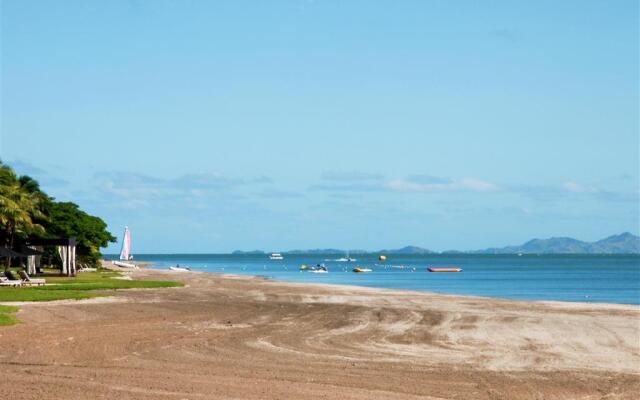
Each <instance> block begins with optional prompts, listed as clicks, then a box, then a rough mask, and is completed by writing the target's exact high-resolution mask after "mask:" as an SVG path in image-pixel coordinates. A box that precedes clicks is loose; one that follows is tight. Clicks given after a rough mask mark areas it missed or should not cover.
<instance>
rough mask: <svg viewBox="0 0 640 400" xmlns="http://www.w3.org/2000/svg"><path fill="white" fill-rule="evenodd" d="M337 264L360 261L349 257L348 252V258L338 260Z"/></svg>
mask: <svg viewBox="0 0 640 400" xmlns="http://www.w3.org/2000/svg"><path fill="white" fill-rule="evenodd" d="M336 261H337V262H355V261H358V260H356V259H355V258H353V257H351V256H349V252H348V251H347V256H346V257H340V258H338V259H337V260H336Z"/></svg>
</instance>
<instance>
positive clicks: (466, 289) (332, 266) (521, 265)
mask: <svg viewBox="0 0 640 400" xmlns="http://www.w3.org/2000/svg"><path fill="white" fill-rule="evenodd" d="M343 256H344V255H343V254H334V255H315V254H300V255H288V254H284V260H278V261H276V260H270V259H269V258H268V256H267V255H229V254H139V255H136V257H135V261H148V262H151V263H152V264H153V265H152V268H159V269H166V268H168V267H169V266H172V265H176V264H180V265H181V266H188V267H190V268H191V269H192V270H194V271H204V272H215V273H227V274H237V275H252V276H260V277H265V278H268V279H274V280H279V281H289V282H313V283H324V284H346V285H357V286H366V287H376V288H389V289H407V290H417V291H428V292H435V293H447V294H461V295H474V296H484V297H494V298H504V299H515V300H557V301H573V302H593V303H619V304H640V255H527V254H525V255H522V256H518V255H484V254H483V255H475V254H474V255H471V254H461V255H457V254H456V255H452V254H428V255H387V260H386V261H384V262H381V261H379V260H378V256H377V255H373V254H368V255H359V254H358V255H355V254H354V255H352V256H353V257H355V258H356V259H357V261H356V262H338V261H335V260H336V259H338V258H340V257H343ZM105 258H107V259H115V258H116V256H115V255H110V256H106V257H105ZM318 263H323V264H324V265H325V266H326V267H327V268H328V270H329V273H327V274H314V273H309V272H301V271H300V270H299V267H300V265H301V264H306V265H316V264H318ZM356 266H361V267H367V268H371V269H372V270H373V271H372V272H370V273H360V274H356V273H353V272H351V270H352V269H353V268H354V267H356ZM430 266H434V267H460V268H462V269H463V271H462V272H458V273H430V272H427V270H426V269H427V267H430Z"/></svg>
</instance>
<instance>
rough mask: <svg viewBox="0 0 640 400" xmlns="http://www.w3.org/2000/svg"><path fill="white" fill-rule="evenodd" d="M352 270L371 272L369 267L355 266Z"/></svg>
mask: <svg viewBox="0 0 640 400" xmlns="http://www.w3.org/2000/svg"><path fill="white" fill-rule="evenodd" d="M352 271H353V272H371V271H373V270H372V269H371V268H362V267H355V268H354V269H353V270H352Z"/></svg>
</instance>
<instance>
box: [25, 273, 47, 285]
mask: <svg viewBox="0 0 640 400" xmlns="http://www.w3.org/2000/svg"><path fill="white" fill-rule="evenodd" d="M18 274H20V277H21V278H22V281H23V282H24V283H25V284H27V285H37V286H40V285H44V284H45V283H47V281H45V280H44V279H42V278H32V277H30V276H29V274H27V273H26V272H24V271H20V272H18Z"/></svg>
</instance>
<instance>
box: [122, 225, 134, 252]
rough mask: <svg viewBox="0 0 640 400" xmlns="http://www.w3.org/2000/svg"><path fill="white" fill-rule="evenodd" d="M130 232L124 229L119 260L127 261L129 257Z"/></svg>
mask: <svg viewBox="0 0 640 400" xmlns="http://www.w3.org/2000/svg"><path fill="white" fill-rule="evenodd" d="M130 253H131V232H129V228H127V227H126V226H125V227H124V235H123V236H122V250H120V259H121V260H128V259H129V257H130V256H131V254H130Z"/></svg>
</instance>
